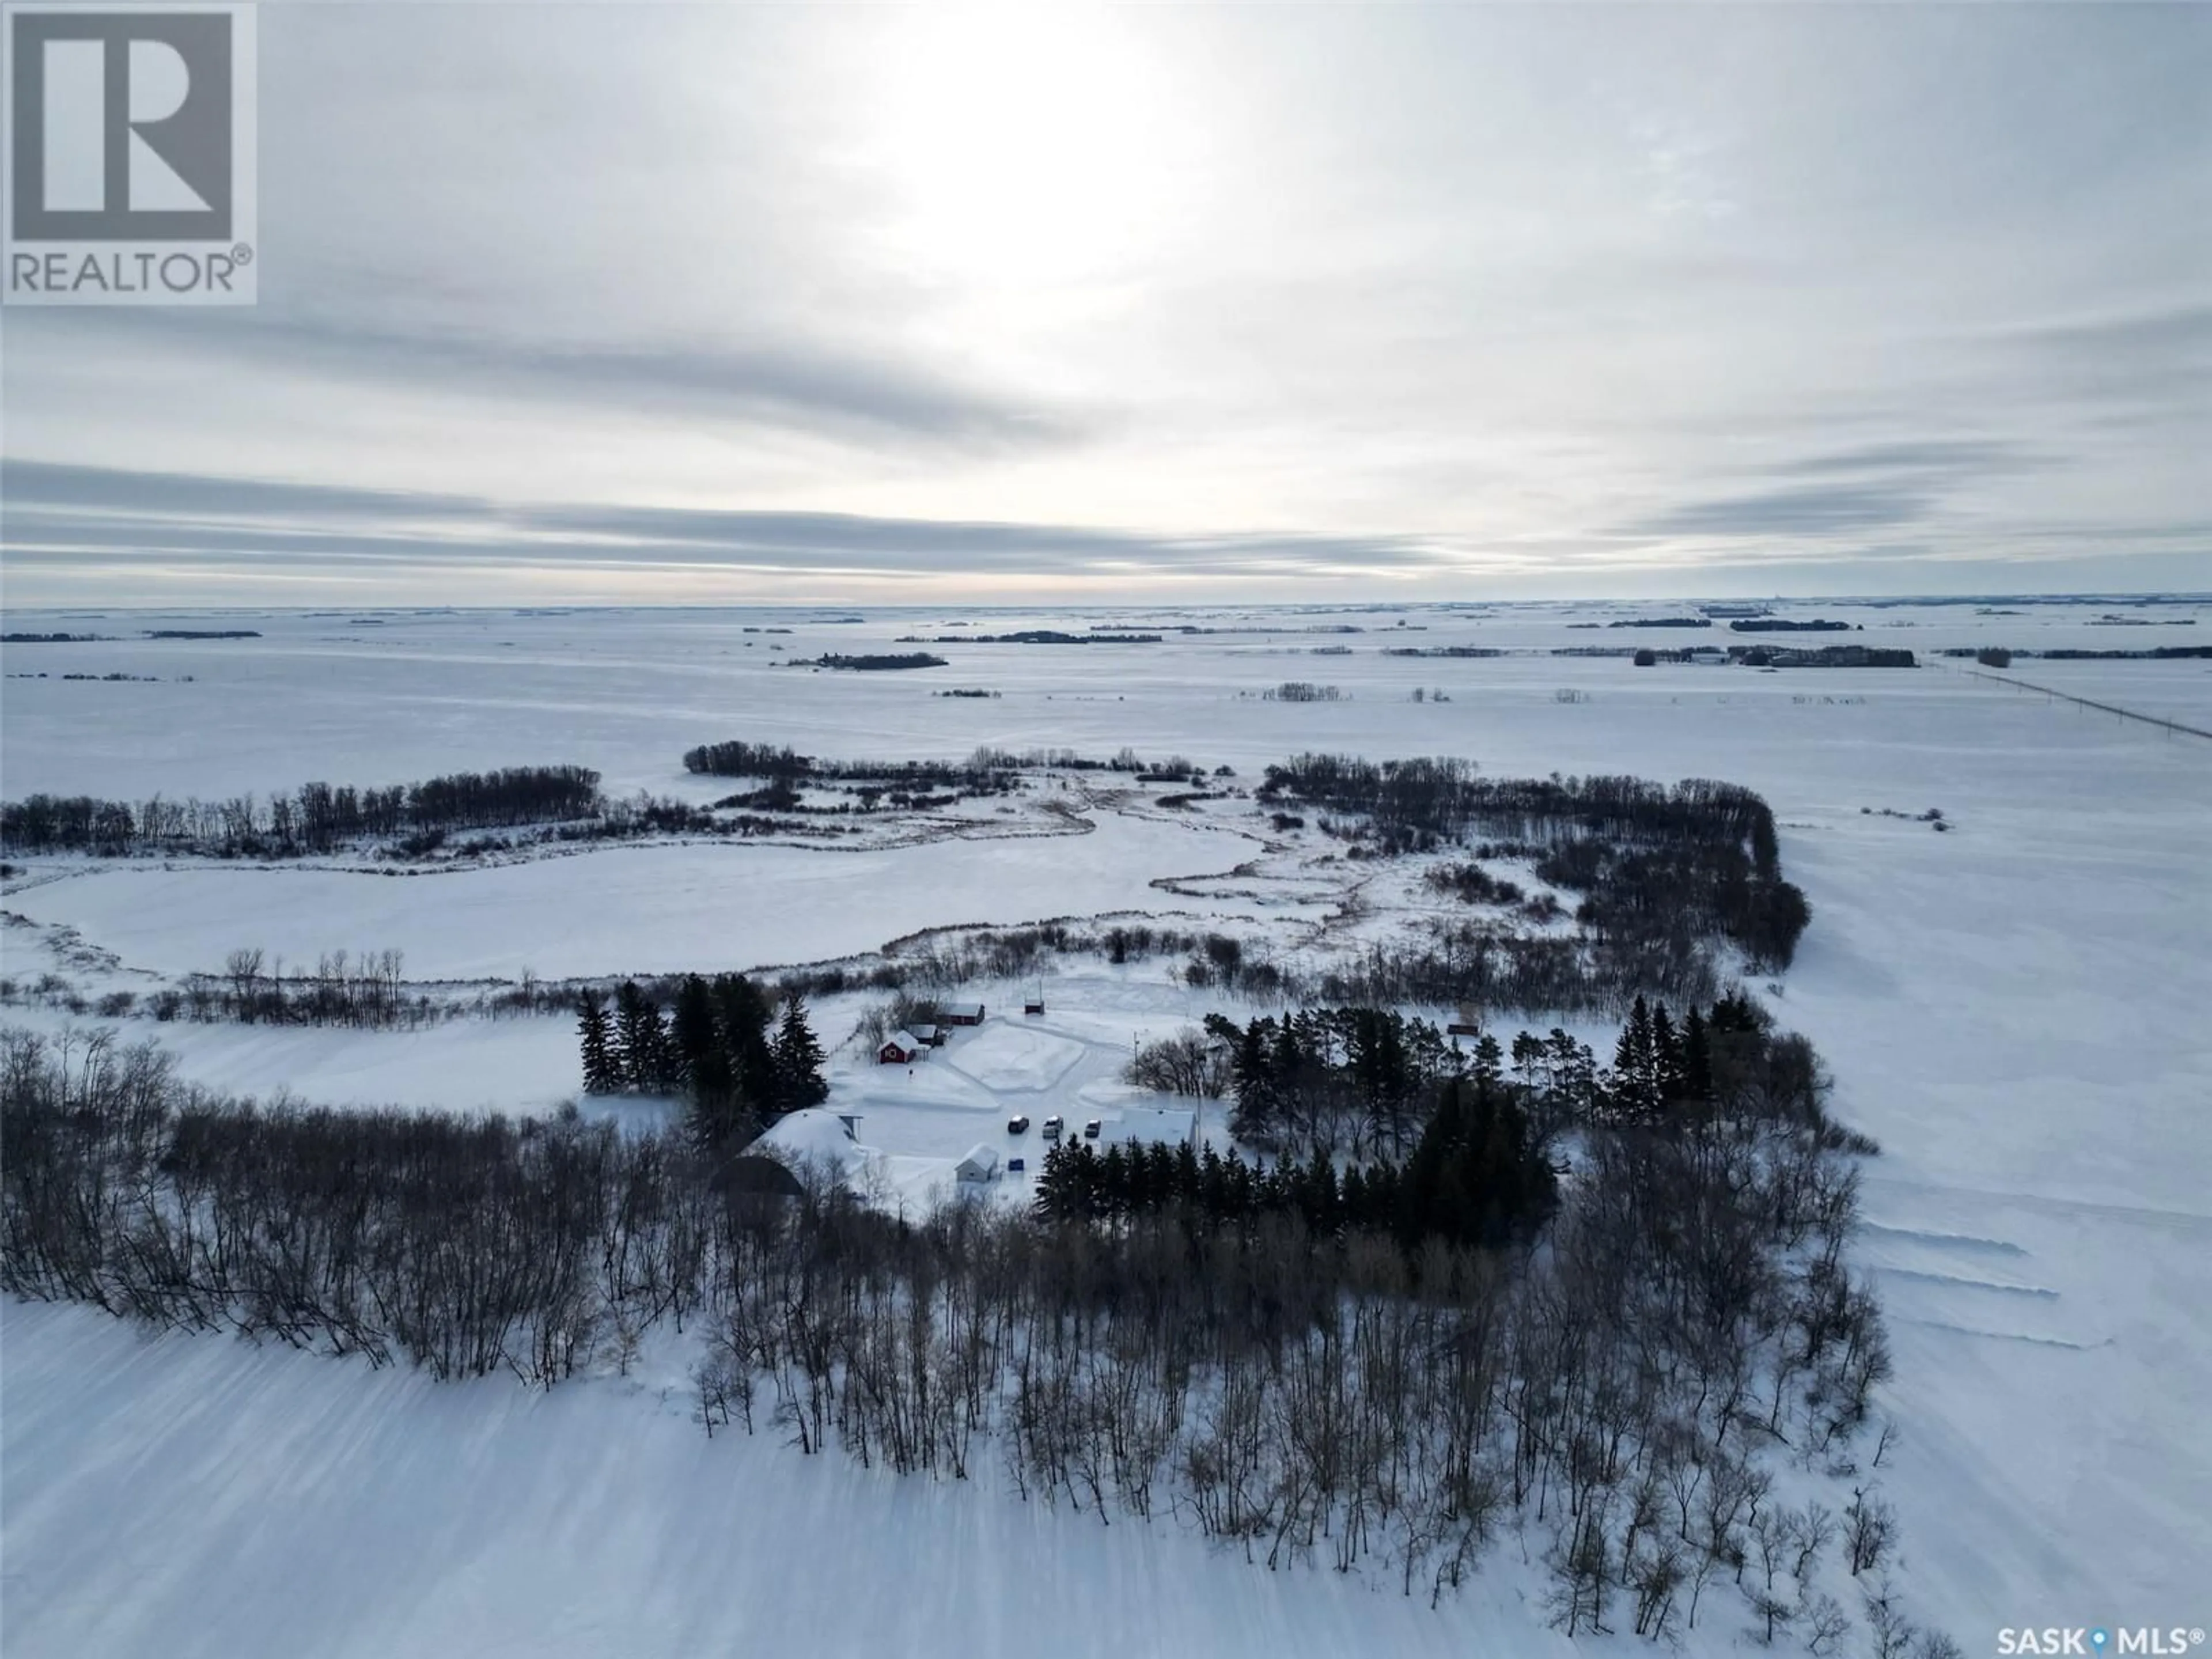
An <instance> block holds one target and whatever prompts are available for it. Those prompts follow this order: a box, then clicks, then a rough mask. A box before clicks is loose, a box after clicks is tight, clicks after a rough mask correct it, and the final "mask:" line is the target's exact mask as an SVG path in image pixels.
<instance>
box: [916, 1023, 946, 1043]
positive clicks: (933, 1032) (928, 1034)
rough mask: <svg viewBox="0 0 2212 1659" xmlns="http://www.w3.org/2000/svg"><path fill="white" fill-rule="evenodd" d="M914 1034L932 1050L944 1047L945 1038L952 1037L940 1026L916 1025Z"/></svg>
mask: <svg viewBox="0 0 2212 1659" xmlns="http://www.w3.org/2000/svg"><path fill="white" fill-rule="evenodd" d="M914 1034H915V1036H918V1037H920V1038H921V1040H922V1041H923V1042H927V1044H928V1045H929V1046H930V1047H931V1048H943V1047H944V1046H945V1038H947V1037H949V1036H951V1035H952V1033H951V1032H950V1031H948V1030H945V1028H944V1027H943V1026H942V1025H918V1026H916V1027H915V1032H914Z"/></svg>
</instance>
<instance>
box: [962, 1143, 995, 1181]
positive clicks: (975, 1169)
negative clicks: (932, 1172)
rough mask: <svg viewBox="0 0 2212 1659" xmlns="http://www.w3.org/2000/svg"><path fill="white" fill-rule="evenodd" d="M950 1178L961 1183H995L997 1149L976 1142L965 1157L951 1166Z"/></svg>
mask: <svg viewBox="0 0 2212 1659" xmlns="http://www.w3.org/2000/svg"><path fill="white" fill-rule="evenodd" d="M952 1178H953V1179H954V1180H956V1181H958V1182H963V1183H981V1182H986V1181H996V1180H997V1179H998V1178H999V1152H998V1149H997V1148H996V1147H994V1146H984V1145H982V1144H981V1142H978V1143H977V1144H976V1145H975V1146H972V1147H970V1148H969V1152H968V1156H967V1157H965V1158H962V1159H961V1160H960V1161H959V1162H958V1163H957V1164H954V1165H953V1166H952Z"/></svg>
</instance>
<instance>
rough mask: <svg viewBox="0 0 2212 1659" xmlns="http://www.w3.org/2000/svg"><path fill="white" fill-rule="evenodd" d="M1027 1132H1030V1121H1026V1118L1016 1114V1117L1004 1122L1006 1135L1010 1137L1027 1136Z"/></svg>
mask: <svg viewBox="0 0 2212 1659" xmlns="http://www.w3.org/2000/svg"><path fill="white" fill-rule="evenodd" d="M1029 1132H1030V1121H1029V1119H1027V1118H1026V1117H1024V1116H1021V1115H1018V1114H1017V1115H1014V1116H1012V1117H1010V1118H1008V1119H1007V1120H1006V1133H1008V1134H1010V1135H1025V1134H1027V1133H1029Z"/></svg>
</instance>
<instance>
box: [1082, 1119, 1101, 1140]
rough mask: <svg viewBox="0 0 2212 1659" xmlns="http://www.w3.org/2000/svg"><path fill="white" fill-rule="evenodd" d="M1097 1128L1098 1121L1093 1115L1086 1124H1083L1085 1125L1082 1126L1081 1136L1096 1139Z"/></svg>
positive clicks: (1086, 1138)
mask: <svg viewBox="0 0 2212 1659" xmlns="http://www.w3.org/2000/svg"><path fill="white" fill-rule="evenodd" d="M1098 1129H1099V1123H1098V1120H1097V1118H1095V1117H1094V1118H1092V1119H1091V1121H1090V1122H1088V1123H1086V1124H1085V1125H1084V1126H1083V1138H1084V1139H1085V1140H1096V1139H1098Z"/></svg>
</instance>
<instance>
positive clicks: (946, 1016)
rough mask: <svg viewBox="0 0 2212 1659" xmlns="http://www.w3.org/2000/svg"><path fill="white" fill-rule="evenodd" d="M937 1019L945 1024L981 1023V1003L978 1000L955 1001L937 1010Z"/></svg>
mask: <svg viewBox="0 0 2212 1659" xmlns="http://www.w3.org/2000/svg"><path fill="white" fill-rule="evenodd" d="M937 1018H938V1021H939V1024H945V1025H981V1024H982V1023H983V1005H982V1004H981V1003H980V1002H955V1003H951V1004H950V1005H948V1006H945V1007H943V1008H940V1009H939V1010H938V1011H937Z"/></svg>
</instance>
